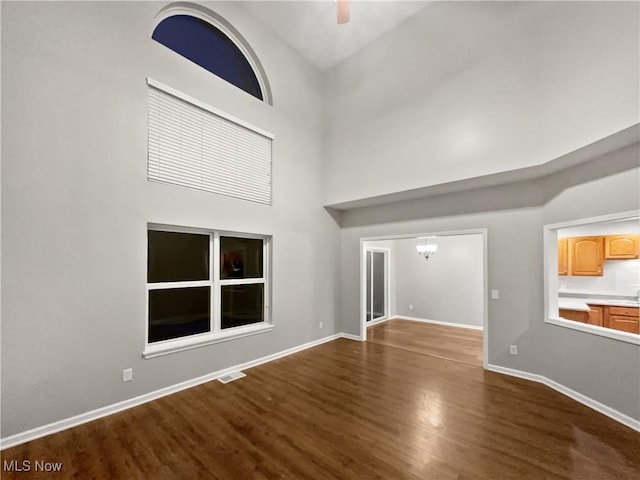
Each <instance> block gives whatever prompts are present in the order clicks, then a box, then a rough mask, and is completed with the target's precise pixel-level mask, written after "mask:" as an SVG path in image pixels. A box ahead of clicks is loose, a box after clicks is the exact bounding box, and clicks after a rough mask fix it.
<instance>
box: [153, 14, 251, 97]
mask: <svg viewBox="0 0 640 480" xmlns="http://www.w3.org/2000/svg"><path fill="white" fill-rule="evenodd" d="M151 38H153V39H154V40H155V41H157V42H159V43H161V44H162V45H164V46H165V47H167V48H169V49H171V50H173V51H174V52H176V53H177V54H179V55H181V56H183V57H184V58H186V59H188V60H191V61H192V62H193V63H195V64H197V65H199V66H201V67H202V68H204V69H206V70H208V71H210V72H211V73H213V74H214V75H216V76H218V77H220V78H222V79H223V80H226V81H227V82H229V83H231V84H233V85H235V86H236V87H238V88H240V89H242V90H244V91H245V92H247V93H248V94H250V95H253V96H254V97H256V98H258V99H260V100H262V90H261V89H260V84H259V83H258V78H257V77H256V74H255V72H254V71H253V68H251V65H250V64H249V62H248V61H247V59H246V57H245V56H244V54H243V53H242V52H241V51H240V49H239V48H238V47H237V46H236V44H235V43H233V41H232V40H231V39H230V38H229V37H227V36H226V35H225V34H224V33H222V32H221V31H220V30H218V29H217V28H216V27H214V26H213V25H211V24H210V23H208V22H205V21H204V20H201V19H200V18H196V17H192V16H190V15H174V16H172V17H168V18H165V19H164V20H162V21H161V22H160V23H159V24H158V26H157V27H156V28H155V30H154V31H153V34H152V36H151Z"/></svg>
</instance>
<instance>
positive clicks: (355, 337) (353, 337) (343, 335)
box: [338, 333, 362, 342]
mask: <svg viewBox="0 0 640 480" xmlns="http://www.w3.org/2000/svg"><path fill="white" fill-rule="evenodd" d="M338 335H339V337H340V338H346V339H348V340H355V341H356V342H362V338H360V336H358V335H352V334H351V333H340V334H338Z"/></svg>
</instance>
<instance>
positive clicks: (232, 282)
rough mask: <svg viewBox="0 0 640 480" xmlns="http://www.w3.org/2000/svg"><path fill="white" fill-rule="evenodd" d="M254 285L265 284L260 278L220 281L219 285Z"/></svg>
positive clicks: (262, 278)
mask: <svg viewBox="0 0 640 480" xmlns="http://www.w3.org/2000/svg"><path fill="white" fill-rule="evenodd" d="M255 283H265V281H264V277H261V278H230V279H228V280H220V285H221V286H223V285H253V284H255Z"/></svg>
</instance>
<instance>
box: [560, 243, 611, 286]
mask: <svg viewBox="0 0 640 480" xmlns="http://www.w3.org/2000/svg"><path fill="white" fill-rule="evenodd" d="M568 253H569V271H570V272H571V275H576V276H592V277H597V276H602V272H603V267H604V237H571V238H569V239H568Z"/></svg>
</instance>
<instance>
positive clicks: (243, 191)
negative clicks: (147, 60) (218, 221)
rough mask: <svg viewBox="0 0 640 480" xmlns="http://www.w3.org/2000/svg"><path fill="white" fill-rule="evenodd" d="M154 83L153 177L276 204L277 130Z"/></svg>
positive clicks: (151, 121)
mask: <svg viewBox="0 0 640 480" xmlns="http://www.w3.org/2000/svg"><path fill="white" fill-rule="evenodd" d="M148 83H149V161H148V170H147V178H148V179H149V180H153V181H158V182H164V183H170V184H173V185H181V186H184V187H190V188H196V189H198V190H204V191H207V192H212V193H217V194H220V195H227V196H230V197H235V198H240V199H243V200H249V201H252V202H257V203H264V204H268V205H270V204H271V142H272V138H273V136H272V135H271V134H269V133H268V132H263V131H261V130H259V129H257V128H254V127H252V126H250V125H248V124H247V123H245V122H242V121H240V120H236V119H234V118H233V117H230V116H228V115H226V114H222V113H221V112H218V111H217V110H216V109H214V108H213V107H209V106H208V105H205V104H203V103H201V102H199V101H198V100H195V99H192V98H190V97H188V96H186V95H183V94H181V93H179V92H176V91H175V90H173V89H171V88H169V87H165V86H163V85H162V84H160V83H159V82H155V81H152V80H151V79H149V80H148Z"/></svg>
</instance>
